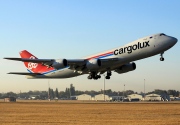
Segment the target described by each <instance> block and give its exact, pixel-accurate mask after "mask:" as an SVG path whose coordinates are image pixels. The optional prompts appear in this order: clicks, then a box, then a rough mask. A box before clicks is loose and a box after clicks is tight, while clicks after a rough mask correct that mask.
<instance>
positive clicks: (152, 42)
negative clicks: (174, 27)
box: [27, 33, 177, 78]
mask: <svg viewBox="0 0 180 125" xmlns="http://www.w3.org/2000/svg"><path fill="white" fill-rule="evenodd" d="M176 42H177V39H176V38H174V37H171V36H167V35H165V34H163V33H159V34H154V35H151V36H147V37H144V38H141V39H138V40H135V41H133V42H131V43H128V44H126V45H124V46H120V47H117V48H114V49H111V50H108V51H105V52H101V53H98V54H95V55H92V56H88V57H85V58H84V59H88V60H91V59H110V58H117V59H118V61H115V62H113V63H111V64H108V63H107V65H105V66H102V67H99V69H97V71H96V72H103V71H105V70H107V69H109V70H115V69H116V68H118V67H120V66H122V65H124V64H127V63H129V62H132V61H136V60H139V59H143V58H147V57H150V56H154V55H157V54H160V53H163V52H164V51H166V50H168V49H170V48H171V47H172V46H174V45H175V44H176ZM87 73H88V71H87V72H77V71H74V70H72V69H69V67H66V68H62V69H59V70H53V71H50V72H47V73H44V74H43V75H40V76H38V77H34V76H27V78H69V77H74V76H78V75H82V74H87Z"/></svg>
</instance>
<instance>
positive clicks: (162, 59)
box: [160, 52, 164, 61]
mask: <svg viewBox="0 0 180 125" xmlns="http://www.w3.org/2000/svg"><path fill="white" fill-rule="evenodd" d="M163 54H164V52H163V53H161V55H160V56H161V58H160V61H164V58H163Z"/></svg>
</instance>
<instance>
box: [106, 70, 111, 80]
mask: <svg viewBox="0 0 180 125" xmlns="http://www.w3.org/2000/svg"><path fill="white" fill-rule="evenodd" d="M111 75H112V73H111V71H107V75H106V77H105V78H106V79H110V76H111Z"/></svg>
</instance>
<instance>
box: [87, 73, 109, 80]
mask: <svg viewBox="0 0 180 125" xmlns="http://www.w3.org/2000/svg"><path fill="white" fill-rule="evenodd" d="M111 75H112V73H111V71H107V75H106V77H105V78H106V79H110V76H111ZM87 78H88V79H94V80H97V79H100V78H101V76H100V74H99V75H98V73H97V72H91V73H90V74H89V76H88V77H87Z"/></svg>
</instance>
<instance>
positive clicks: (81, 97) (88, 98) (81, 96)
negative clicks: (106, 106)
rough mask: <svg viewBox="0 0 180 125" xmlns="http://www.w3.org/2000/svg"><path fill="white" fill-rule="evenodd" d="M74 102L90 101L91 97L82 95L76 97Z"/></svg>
mask: <svg viewBox="0 0 180 125" xmlns="http://www.w3.org/2000/svg"><path fill="white" fill-rule="evenodd" d="M76 100H92V96H91V95H88V94H82V95H78V96H76Z"/></svg>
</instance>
